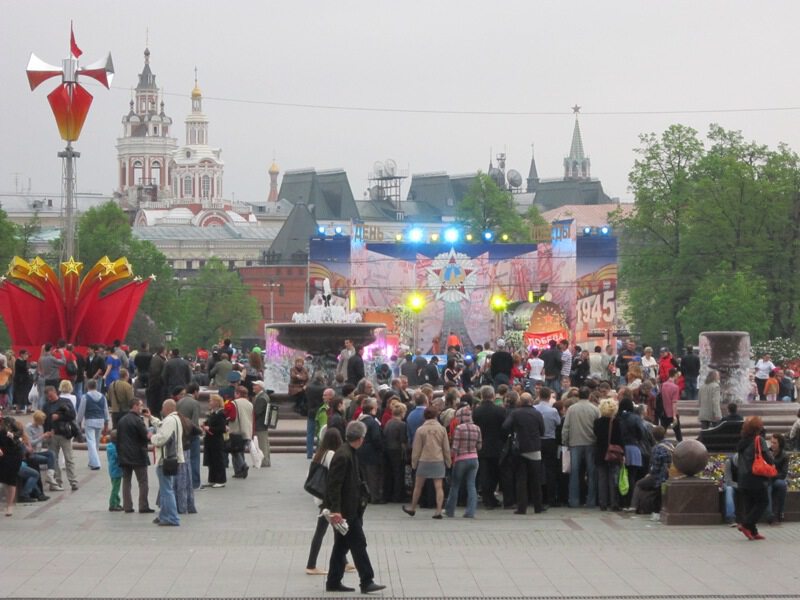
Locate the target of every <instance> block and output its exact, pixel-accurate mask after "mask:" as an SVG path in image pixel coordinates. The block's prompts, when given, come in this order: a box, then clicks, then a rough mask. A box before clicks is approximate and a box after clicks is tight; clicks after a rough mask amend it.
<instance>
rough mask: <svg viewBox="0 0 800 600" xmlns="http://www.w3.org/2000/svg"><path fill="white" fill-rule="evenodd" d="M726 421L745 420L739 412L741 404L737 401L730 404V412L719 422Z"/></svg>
mask: <svg viewBox="0 0 800 600" xmlns="http://www.w3.org/2000/svg"><path fill="white" fill-rule="evenodd" d="M726 421H744V417H742V415H740V414H739V405H738V404H736V402H731V403H730V404H728V414H727V415H725V416H724V417H722V418H721V419H720V421H719V422H720V423H725V422H726Z"/></svg>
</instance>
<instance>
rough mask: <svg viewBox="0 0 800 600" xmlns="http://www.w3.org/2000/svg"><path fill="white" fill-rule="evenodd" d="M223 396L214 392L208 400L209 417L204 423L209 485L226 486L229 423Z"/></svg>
mask: <svg viewBox="0 0 800 600" xmlns="http://www.w3.org/2000/svg"><path fill="white" fill-rule="evenodd" d="M222 404H223V401H222V396H220V395H219V394H212V395H211V398H209V401H208V410H209V413H208V417H206V422H205V424H204V425H203V431H205V433H206V437H205V441H204V443H203V466H205V467H208V487H212V488H221V487H225V482H226V481H227V477H226V475H225V432H226V430H227V429H228V423H227V420H226V419H225V413H223V412H222Z"/></svg>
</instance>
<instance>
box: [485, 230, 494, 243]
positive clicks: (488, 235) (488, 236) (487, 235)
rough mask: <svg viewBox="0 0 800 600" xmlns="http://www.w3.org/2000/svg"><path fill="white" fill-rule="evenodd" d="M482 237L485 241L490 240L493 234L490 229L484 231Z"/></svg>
mask: <svg viewBox="0 0 800 600" xmlns="http://www.w3.org/2000/svg"><path fill="white" fill-rule="evenodd" d="M483 239H484V240H486V241H487V242H491V241H492V240H493V239H494V234H493V233H492V232H491V231H484V232H483Z"/></svg>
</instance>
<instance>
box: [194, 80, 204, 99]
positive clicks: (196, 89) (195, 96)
mask: <svg viewBox="0 0 800 600" xmlns="http://www.w3.org/2000/svg"><path fill="white" fill-rule="evenodd" d="M202 95H203V92H201V91H200V88H199V87H198V86H197V83H195V84H194V89H193V90H192V98H199V97H200V96H202Z"/></svg>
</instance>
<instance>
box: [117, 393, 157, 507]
mask: <svg viewBox="0 0 800 600" xmlns="http://www.w3.org/2000/svg"><path fill="white" fill-rule="evenodd" d="M149 439H150V433H148V431H147V428H146V427H145V425H144V421H143V420H142V401H141V400H134V402H133V404H132V405H131V409H130V411H128V412H127V413H125V415H124V416H123V417H122V418H121V419H120V420H119V424H118V425H117V458H118V460H119V466H120V467H121V468H122V508H123V510H124V511H125V512H126V513H132V512H133V501H132V499H131V476H132V475H133V474H134V473H135V474H136V483H137V485H138V486H139V512H140V513H152V512H154V511H153V509H152V508H150V505H149V504H148V501H147V493H148V489H149V486H148V482H147V465H148V463H149V460H148V458H147V442H148V440H149Z"/></svg>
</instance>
